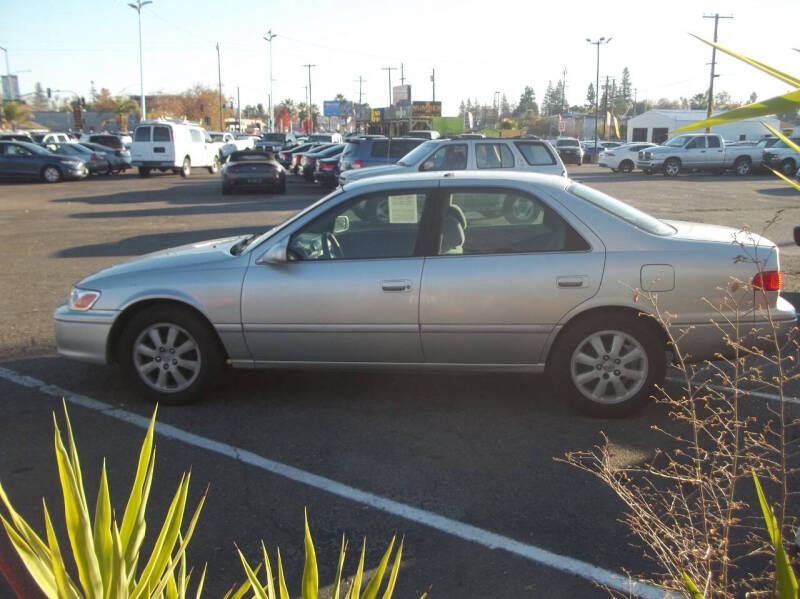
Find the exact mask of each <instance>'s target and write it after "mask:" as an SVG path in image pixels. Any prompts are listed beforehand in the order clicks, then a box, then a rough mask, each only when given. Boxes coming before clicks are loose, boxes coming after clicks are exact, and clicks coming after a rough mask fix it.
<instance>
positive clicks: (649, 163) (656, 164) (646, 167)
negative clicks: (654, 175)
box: [636, 158, 664, 171]
mask: <svg viewBox="0 0 800 599" xmlns="http://www.w3.org/2000/svg"><path fill="white" fill-rule="evenodd" d="M663 166H664V161H663V160H659V159H657V158H652V159H650V160H638V159H637V160H636V168H638V169H641V170H643V171H657V170H659V169H661V168H662V167H663Z"/></svg>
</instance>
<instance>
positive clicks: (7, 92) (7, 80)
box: [2, 75, 19, 102]
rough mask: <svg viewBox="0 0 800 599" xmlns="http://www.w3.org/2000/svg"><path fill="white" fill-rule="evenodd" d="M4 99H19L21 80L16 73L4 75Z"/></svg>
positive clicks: (12, 100) (14, 100) (13, 100)
mask: <svg viewBox="0 0 800 599" xmlns="http://www.w3.org/2000/svg"><path fill="white" fill-rule="evenodd" d="M2 80H3V99H4V100H7V101H11V102H16V101H17V100H19V80H18V79H17V76H16V75H3V77H2Z"/></svg>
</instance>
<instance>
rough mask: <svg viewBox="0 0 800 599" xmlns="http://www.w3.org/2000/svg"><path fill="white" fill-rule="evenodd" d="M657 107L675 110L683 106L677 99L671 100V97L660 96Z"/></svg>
mask: <svg viewBox="0 0 800 599" xmlns="http://www.w3.org/2000/svg"><path fill="white" fill-rule="evenodd" d="M655 107H656V108H665V109H671V110H675V109H678V108H680V107H681V105H680V103H678V102H676V101H675V100H670V99H669V98H659V99H658V100H657V101H656V105H655Z"/></svg>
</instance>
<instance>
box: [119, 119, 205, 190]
mask: <svg viewBox="0 0 800 599" xmlns="http://www.w3.org/2000/svg"><path fill="white" fill-rule="evenodd" d="M217 150H218V148H217V146H216V145H215V144H214V143H213V142H212V140H211V137H210V136H209V135H208V133H207V132H206V130H205V129H203V128H202V127H201V126H200V125H196V124H193V123H186V122H183V121H172V120H167V119H156V120H147V121H142V122H141V123H139V124H138V125H137V126H136V130H135V131H134V133H133V143H132V144H131V164H132V165H133V166H136V167H139V176H141V177H147V176H148V175H149V174H150V172H151V171H153V170H160V171H164V172H166V171H172V172H173V173H176V174H177V173H180V175H181V176H182V177H188V176H189V174H190V173H191V172H192V167H198V168H207V169H208V172H209V173H211V174H212V175H213V174H216V173H218V172H219V154H218V151H217Z"/></svg>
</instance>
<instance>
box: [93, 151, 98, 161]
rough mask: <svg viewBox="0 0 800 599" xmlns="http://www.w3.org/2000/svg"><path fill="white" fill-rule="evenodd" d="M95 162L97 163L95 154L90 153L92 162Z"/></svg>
mask: <svg viewBox="0 0 800 599" xmlns="http://www.w3.org/2000/svg"><path fill="white" fill-rule="evenodd" d="M97 161H98V158H97V154H95V153H94V152H92V162H97Z"/></svg>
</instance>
